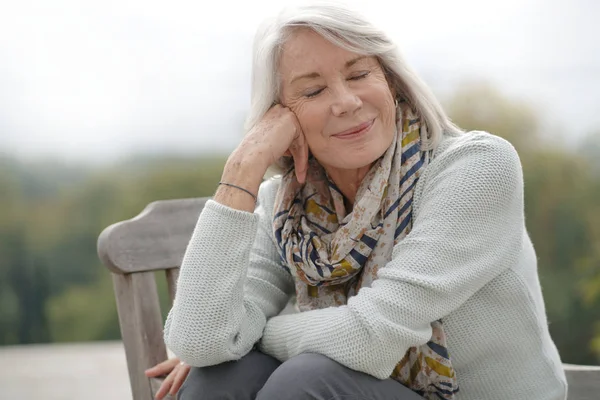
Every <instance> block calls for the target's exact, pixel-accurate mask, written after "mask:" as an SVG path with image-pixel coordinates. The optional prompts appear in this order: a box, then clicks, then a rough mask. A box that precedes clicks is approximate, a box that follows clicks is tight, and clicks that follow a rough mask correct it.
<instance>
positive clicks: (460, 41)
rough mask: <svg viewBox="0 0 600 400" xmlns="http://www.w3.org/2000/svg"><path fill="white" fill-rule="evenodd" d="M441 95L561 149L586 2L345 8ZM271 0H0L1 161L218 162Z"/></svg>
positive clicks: (592, 75) (573, 109)
mask: <svg viewBox="0 0 600 400" xmlns="http://www.w3.org/2000/svg"><path fill="white" fill-rule="evenodd" d="M347 2H348V3H350V4H351V5H353V6H354V7H355V8H359V9H360V10H362V11H363V12H364V13H365V14H366V15H367V16H368V17H369V18H370V19H371V20H373V21H374V22H375V23H377V24H379V25H380V26H381V27H383V28H384V29H386V30H387V31H388V32H389V33H390V35H391V36H392V37H393V38H394V39H395V40H396V41H397V43H398V44H399V46H400V48H401V50H402V52H403V53H404V55H405V56H406V58H407V60H408V62H409V63H411V64H412V65H413V67H414V68H415V69H416V70H417V71H418V72H419V73H420V74H421V76H422V77H423V78H424V79H425V81H426V82H427V83H428V84H429V85H430V86H431V87H432V89H433V90H434V92H435V93H436V94H438V95H439V96H440V97H443V96H446V95H448V94H449V93H451V92H452V91H453V90H454V89H456V88H457V85H460V84H461V82H464V80H465V79H485V80H488V81H490V82H492V83H493V84H494V85H496V86H497V87H498V88H499V89H500V90H501V91H503V92H505V93H507V94H508V95H510V96H514V97H516V98H523V99H527V100H530V101H532V102H533V103H534V104H535V106H536V107H537V108H539V110H540V112H541V114H542V116H543V118H545V119H546V120H547V121H549V123H550V124H552V125H554V126H555V127H558V128H559V129H560V127H567V128H568V131H569V133H570V134H572V135H574V140H576V139H577V138H579V137H582V136H583V135H584V134H586V133H588V132H590V131H591V130H593V129H598V128H600V112H599V111H600V39H599V38H600V28H599V27H598V25H597V18H598V17H599V16H600V2H598V1H597V0H570V1H568V0H502V1H481V0H453V1H444V0H420V1H414V0H413V1H390V0H370V1H368V2H362V1H358V0H356V1H353V0H348V1H347ZM285 3H286V2H285V1H282V0H277V1H276V0H254V1H252V2H248V1H238V2H236V1H220V2H219V1H214V2H208V1H199V0H193V1H192V0H186V1H183V0H175V1H170V2H165V1H156V0H144V1H141V0H104V1H97V0H93V1H91V0H87V1H86V0H53V1H52V2H49V1H46V0H20V1H9V0H0V152H5V153H9V154H11V155H14V156H17V157H21V158H25V159H27V158H29V159H31V158H37V157H55V158H59V159H63V160H74V161H85V162H107V161H114V160H119V159H124V158H127V157H129V156H130V155H131V154H134V153H163V152H179V153H185V154H199V153H211V152H221V153H226V152H230V151H231V150H233V149H234V148H235V146H236V145H237V143H238V142H239V140H240V137H241V135H242V134H243V131H242V125H243V119H244V114H245V112H246V110H247V108H248V103H249V92H250V90H249V87H250V68H251V63H250V60H251V44H252V39H253V35H254V31H255V29H256V28H257V26H258V25H259V23H260V22H261V21H262V20H263V19H264V18H265V17H268V16H270V15H273V14H275V13H276V12H277V11H279V10H280V8H281V7H282V5H284V4H285Z"/></svg>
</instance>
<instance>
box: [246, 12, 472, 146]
mask: <svg viewBox="0 0 600 400" xmlns="http://www.w3.org/2000/svg"><path fill="white" fill-rule="evenodd" d="M297 27H306V28H310V29H312V30H314V31H315V32H317V33H318V34H320V35H321V36H323V37H324V38H325V39H327V40H329V41H330V42H332V43H333V44H335V45H337V46H339V47H341V48H343V49H346V50H348V51H351V52H354V53H358V54H364V55H370V56H376V57H377V58H378V59H379V62H380V63H381V66H382V68H383V70H384V72H385V73H386V75H387V77H388V80H389V81H390V84H391V86H392V87H393V88H394V89H395V91H396V95H397V96H398V97H400V98H401V99H404V100H406V101H407V102H408V103H409V104H410V105H411V106H412V108H413V109H414V111H415V112H416V113H417V115H419V116H420V117H421V118H422V119H423V120H424V122H425V124H426V125H427V128H428V129H427V133H426V136H427V137H422V138H421V141H422V146H423V149H433V148H435V147H436V146H437V144H438V143H439V140H440V139H441V137H442V134H443V132H447V133H450V134H457V133H459V132H462V130H461V129H460V128H458V127H457V126H456V125H454V123H452V122H451V121H450V119H449V118H448V117H447V115H446V113H445V112H444V110H443V109H442V107H441V105H440V103H439V101H438V100H437V99H436V97H435V96H434V95H433V93H432V92H431V90H430V89H429V87H428V86H427V85H426V84H425V83H424V82H423V81H422V80H421V79H420V78H419V76H418V75H417V74H416V73H415V72H414V71H413V70H412V69H411V68H410V67H409V66H408V64H407V63H406V62H405V61H404V58H403V57H402V55H401V53H400V51H399V49H398V48H397V46H396V45H395V44H394V43H393V42H392V40H391V39H390V38H389V37H388V36H387V35H386V34H385V33H384V32H383V31H382V30H380V29H378V28H377V27H375V26H374V25H373V24H371V23H370V22H369V21H367V20H366V19H365V18H364V17H363V16H362V15H361V14H360V13H358V12H356V11H354V10H352V9H350V8H348V7H347V6H345V5H342V4H339V3H333V2H317V3H313V4H310V5H302V6H299V7H294V8H286V9H284V10H283V11H282V12H280V13H279V15H277V16H276V17H274V18H272V19H268V20H266V21H265V22H264V23H263V24H262V25H261V26H260V27H259V29H258V31H257V33H256V36H255V39H254V51H253V53H254V54H253V65H252V89H251V100H250V110H249V113H248V116H247V119H246V124H245V129H246V131H248V130H250V129H251V128H252V127H254V126H255V125H256V124H257V123H258V122H259V121H260V120H261V118H262V117H263V115H264V114H265V113H266V112H267V111H268V110H269V108H270V107H271V106H272V105H273V103H275V102H278V100H279V93H280V80H279V76H278V67H279V58H280V55H281V51H282V47H283V45H284V43H285V41H286V40H287V38H288V37H289V34H290V31H291V30H293V29H294V28H297Z"/></svg>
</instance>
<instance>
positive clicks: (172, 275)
mask: <svg viewBox="0 0 600 400" xmlns="http://www.w3.org/2000/svg"><path fill="white" fill-rule="evenodd" d="M166 275H167V288H168V290H169V298H170V299H171V304H173V301H175V293H176V292H177V278H179V268H170V269H168V270H167V271H166Z"/></svg>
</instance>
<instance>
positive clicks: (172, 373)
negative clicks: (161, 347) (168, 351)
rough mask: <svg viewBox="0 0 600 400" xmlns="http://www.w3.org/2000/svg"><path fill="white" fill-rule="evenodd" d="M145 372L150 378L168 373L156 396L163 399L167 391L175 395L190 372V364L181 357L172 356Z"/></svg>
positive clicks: (159, 399) (157, 398)
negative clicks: (181, 359)
mask: <svg viewBox="0 0 600 400" xmlns="http://www.w3.org/2000/svg"><path fill="white" fill-rule="evenodd" d="M145 372H146V376H147V377H148V378H152V377H157V376H162V375H167V374H168V375H167V377H166V378H165V380H164V381H163V383H162V385H160V388H159V389H158V392H156V396H155V397H154V398H155V399H156V400H161V399H162V398H164V397H165V396H166V395H167V393H168V394H170V395H173V396H175V394H176V393H177V392H178V391H179V389H180V388H181V385H182V384H183V381H185V378H186V377H187V375H188V373H189V372H190V366H189V365H187V364H185V363H184V362H182V361H180V360H179V358H171V359H169V360H166V361H163V362H161V363H160V364H156V365H155V366H154V367H152V368H149V369H147V370H146V371H145Z"/></svg>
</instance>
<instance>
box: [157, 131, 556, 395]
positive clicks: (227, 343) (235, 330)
mask: <svg viewBox="0 0 600 400" xmlns="http://www.w3.org/2000/svg"><path fill="white" fill-rule="evenodd" d="M278 185H279V181H278V180H277V179H271V180H268V181H266V182H264V183H263V184H262V185H261V187H260V191H259V205H258V207H257V209H256V210H255V212H254V213H249V212H244V211H239V210H235V209H232V208H229V207H226V206H224V205H222V204H219V203H217V202H215V201H212V200H209V201H208V202H207V204H206V206H205V208H204V210H203V211H202V213H201V215H200V217H199V219H198V222H197V226H196V229H195V231H194V234H193V236H192V238H191V240H190V242H189V245H188V248H187V251H186V254H185V257H184V260H183V263H182V266H181V272H180V275H179V281H178V288H177V296H176V298H175V302H174V304H173V308H172V309H171V311H170V313H169V315H168V318H167V321H166V324H165V332H164V334H165V342H166V344H167V346H168V347H169V348H170V349H171V350H172V351H173V352H174V353H175V354H176V355H177V356H179V357H180V358H181V359H182V360H183V361H185V362H187V363H189V364H190V365H192V366H198V367H202V366H209V365H215V364H219V363H222V362H225V361H230V360H236V359H239V358H241V357H243V356H244V355H245V354H247V353H248V352H249V351H250V350H251V349H252V347H253V346H254V345H255V344H256V343H257V342H258V344H259V348H260V350H261V351H263V352H264V353H267V354H270V355H272V356H273V357H275V358H277V359H279V360H281V361H285V360H288V359H289V358H291V357H294V356H296V355H298V354H301V353H305V352H314V353H320V354H323V355H325V356H327V357H329V358H331V359H333V360H335V361H337V362H339V363H341V364H343V365H345V366H347V367H348V368H351V369H353V370H356V371H361V372H364V373H366V374H370V375H372V376H375V377H377V378H380V379H385V378H387V377H388V376H389V375H390V374H391V372H392V370H393V369H394V366H395V365H396V363H397V362H398V361H399V360H400V359H401V358H402V356H403V355H404V353H405V352H406V350H407V349H408V348H409V347H411V346H415V345H419V344H423V343H426V342H427V341H428V340H429V338H430V336H431V328H430V323H431V322H432V321H434V320H437V319H440V318H442V319H443V321H444V327H445V330H446V333H447V337H448V349H449V352H450V355H451V359H452V363H453V366H454V368H455V369H456V372H457V379H458V383H459V386H460V393H459V394H458V396H457V398H458V399H460V400H475V399H477V400H480V399H489V400H496V399H497V400H506V399H527V400H564V399H566V393H567V384H566V379H565V375H564V372H563V370H562V366H561V360H560V357H559V354H558V351H557V349H556V346H555V345H554V343H553V341H552V339H551V337H550V334H549V332H548V326H547V320H546V312H545V308H544V301H543V298H542V291H541V288H540V283H539V279H538V274H537V262H536V255H535V251H534V248H533V245H532V243H531V241H530V239H529V236H528V234H527V230H526V228H525V221H524V211H523V176H522V169H521V164H520V161H519V157H518V155H517V153H516V151H515V150H514V148H513V147H512V146H511V145H510V144H509V143H508V142H506V141H505V140H503V139H501V138H499V137H497V136H493V135H490V134H488V133H484V132H471V133H468V134H463V135H459V136H448V135H446V136H444V138H443V140H442V141H441V143H440V144H439V146H438V148H437V149H436V152H435V158H434V159H433V161H432V162H431V163H430V164H429V165H428V166H427V167H426V169H425V170H424V172H423V175H422V176H421V178H420V180H419V182H418V184H417V187H416V190H415V195H414V217H413V218H414V219H413V229H412V231H411V232H410V234H409V235H408V236H407V237H406V238H405V239H404V240H403V241H401V242H400V243H398V244H397V245H396V246H395V248H394V252H393V257H392V260H391V261H390V262H389V263H388V265H386V266H385V267H384V268H382V269H381V270H380V271H379V274H378V279H377V280H376V281H375V282H374V283H373V285H372V287H371V288H363V289H361V291H360V292H359V294H358V295H356V296H354V297H352V298H350V299H349V301H348V304H347V305H345V306H341V307H331V308H326V309H320V310H313V311H307V312H302V313H296V314H290V315H280V316H279V315H277V314H279V312H280V311H281V310H282V308H283V307H284V306H285V305H286V303H287V301H288V299H289V298H290V296H291V295H293V291H294V285H293V280H292V277H291V276H290V275H289V273H288V272H286V270H285V269H284V268H283V267H282V266H281V262H282V261H281V258H280V256H279V254H278V251H277V248H276V245H275V242H274V238H273V232H272V230H273V229H272V213H273V202H274V198H275V194H276V192H277V188H278Z"/></svg>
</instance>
